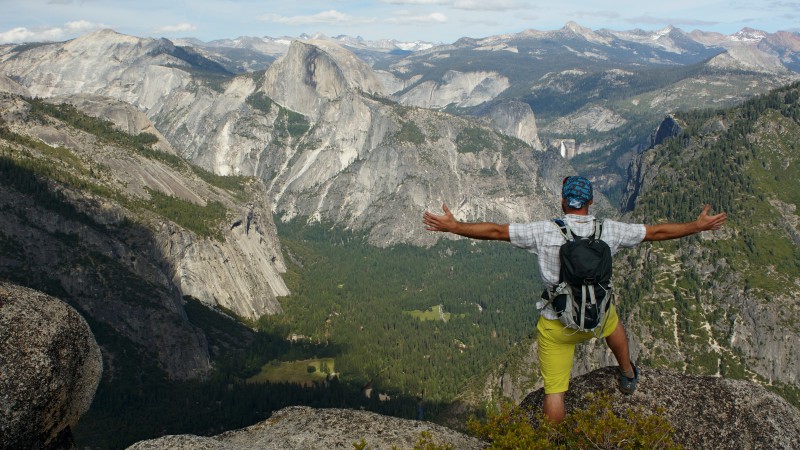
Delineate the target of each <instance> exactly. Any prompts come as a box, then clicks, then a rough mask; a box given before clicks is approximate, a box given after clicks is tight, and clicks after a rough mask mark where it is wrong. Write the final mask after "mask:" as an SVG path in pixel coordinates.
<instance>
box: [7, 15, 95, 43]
mask: <svg viewBox="0 0 800 450" xmlns="http://www.w3.org/2000/svg"><path fill="white" fill-rule="evenodd" d="M103 28H108V25H103V24H101V23H94V22H89V21H87V20H77V21H74V22H67V23H65V24H64V25H63V26H60V27H49V28H37V29H29V28H25V27H17V28H12V29H11V30H8V31H5V32H0V44H8V43H12V42H15V43H19V42H47V41H63V40H67V39H71V38H73V37H75V36H78V35H80V34H84V33H88V32H91V31H96V30H101V29H103Z"/></svg>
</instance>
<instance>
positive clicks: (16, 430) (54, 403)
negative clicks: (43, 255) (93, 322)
mask: <svg viewBox="0 0 800 450" xmlns="http://www.w3.org/2000/svg"><path fill="white" fill-rule="evenodd" d="M0 348H2V351H0V368H2V370H0V449H25V448H31V449H34V448H35V449H42V448H70V447H73V443H72V432H71V427H73V426H75V424H76V423H77V422H78V419H80V417H81V416H82V415H83V414H84V413H85V412H86V411H87V410H88V409H89V406H90V405H91V403H92V400H93V399H94V394H95V391H96V390H97V385H98V383H99V382H100V375H101V374H102V371H103V361H102V358H101V356H100V348H99V347H98V345H97V342H95V340H94V335H93V334H92V332H91V330H90V329H89V326H88V325H87V324H86V321H85V320H84V319H83V318H82V317H81V316H80V315H79V314H78V313H77V312H76V311H75V310H74V309H72V308H71V307H69V306H68V305H67V304H66V303H64V302H62V301H60V300H58V299H55V298H53V297H50V296H48V295H45V294H43V293H41V292H38V291H34V290H31V289H28V288H23V287H19V286H15V285H12V284H8V283H0Z"/></svg>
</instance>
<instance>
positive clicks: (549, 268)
mask: <svg viewBox="0 0 800 450" xmlns="http://www.w3.org/2000/svg"><path fill="white" fill-rule="evenodd" d="M594 219H595V217H594V216H592V215H586V216H581V215H576V214H567V215H566V216H565V217H564V218H563V220H564V221H565V222H566V223H567V224H569V227H570V229H571V230H572V232H573V233H574V234H578V235H580V236H589V235H591V234H592V233H593V232H594ZM508 233H509V238H510V240H511V244H512V245H514V246H515V247H519V248H522V249H525V250H528V251H529V252H531V253H533V254H535V255H537V260H538V261H539V271H540V272H541V274H542V281H543V282H544V284H545V286H546V287H547V288H548V289H549V288H552V287H553V286H555V285H557V284H558V276H559V272H560V267H561V263H560V261H559V258H558V252H559V249H560V248H561V245H562V244H564V236H563V235H562V234H561V230H560V229H559V228H558V225H556V224H555V223H554V222H553V221H552V220H542V221H538V222H530V223H512V224H511V225H509V227H508ZM644 236H645V228H644V225H642V224H627V223H622V222H617V221H614V220H610V219H605V220H603V235H602V239H603V241H605V242H606V244H608V246H609V248H611V254H612V255H614V254H615V253H617V251H619V249H620V248H629V247H635V246H636V245H638V244H639V243H640V242H642V241H643V240H644ZM537 297H538V296H537ZM536 306H537V308H539V309H540V310H541V313H542V315H543V316H544V317H545V318H547V319H557V318H558V317H557V316H556V315H555V312H554V311H553V310H552V309H551V308H549V305H548V304H547V302H545V301H544V300H541V301H539V303H537V304H536Z"/></svg>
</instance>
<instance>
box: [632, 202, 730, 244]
mask: <svg viewBox="0 0 800 450" xmlns="http://www.w3.org/2000/svg"><path fill="white" fill-rule="evenodd" d="M709 210H711V205H706V206H705V208H703V212H701V213H700V215H699V216H697V219H695V220H694V222H686V223H664V224H660V225H645V226H644V228H645V235H644V240H645V241H665V240H667V239H677V238H682V237H684V236H689V235H690V234H695V233H699V232H701V231H709V230H718V229H720V228H721V227H722V225H724V224H725V219H726V216H725V212H721V213H719V214H716V215H713V216H709V215H708V211H709Z"/></svg>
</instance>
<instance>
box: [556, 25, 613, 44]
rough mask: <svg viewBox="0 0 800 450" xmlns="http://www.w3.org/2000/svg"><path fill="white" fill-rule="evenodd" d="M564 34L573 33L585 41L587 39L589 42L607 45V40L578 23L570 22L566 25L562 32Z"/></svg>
mask: <svg viewBox="0 0 800 450" xmlns="http://www.w3.org/2000/svg"><path fill="white" fill-rule="evenodd" d="M560 31H561V32H562V33H571V34H573V35H576V36H578V37H581V38H583V39H586V40H587V41H589V42H596V43H602V44H606V43H607V39H606V38H604V37H602V36H600V35H599V34H597V33H595V32H594V31H592V30H591V29H590V28H586V27H584V26H581V25H579V24H578V23H576V22H573V21H569V22H567V23H566V25H564V27H563V28H562V29H561V30H560Z"/></svg>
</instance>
